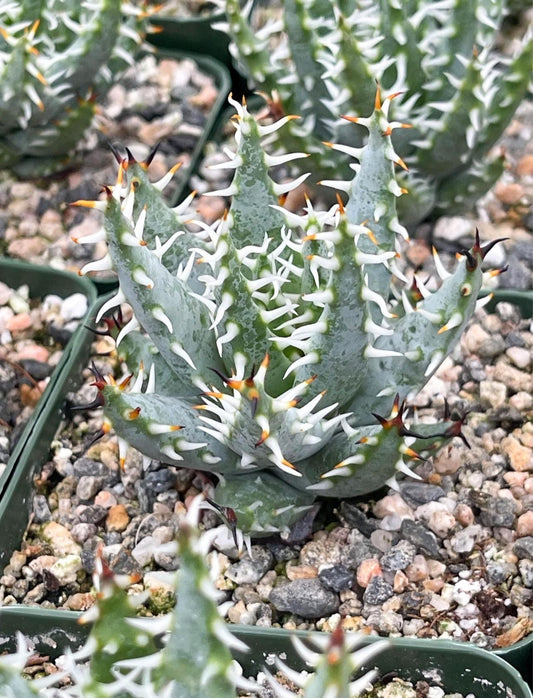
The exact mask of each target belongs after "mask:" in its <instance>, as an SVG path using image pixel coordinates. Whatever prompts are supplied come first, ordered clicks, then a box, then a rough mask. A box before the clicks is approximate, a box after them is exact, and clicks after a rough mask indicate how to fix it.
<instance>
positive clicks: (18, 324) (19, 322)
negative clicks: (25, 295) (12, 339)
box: [6, 313, 32, 332]
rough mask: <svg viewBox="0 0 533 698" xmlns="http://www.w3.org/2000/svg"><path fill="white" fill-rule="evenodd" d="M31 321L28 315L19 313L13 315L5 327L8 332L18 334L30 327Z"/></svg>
mask: <svg viewBox="0 0 533 698" xmlns="http://www.w3.org/2000/svg"><path fill="white" fill-rule="evenodd" d="M31 325H32V320H31V317H30V314H29V313H19V314H18V315H13V316H12V317H10V318H9V320H7V322H6V327H7V329H8V330H9V331H10V332H20V331H21V330H27V329H28V327H31Z"/></svg>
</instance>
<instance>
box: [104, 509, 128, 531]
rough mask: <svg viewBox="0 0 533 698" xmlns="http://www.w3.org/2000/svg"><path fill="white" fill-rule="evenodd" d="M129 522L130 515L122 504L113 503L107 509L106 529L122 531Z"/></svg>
mask: <svg viewBox="0 0 533 698" xmlns="http://www.w3.org/2000/svg"><path fill="white" fill-rule="evenodd" d="M129 522H130V517H129V514H128V512H127V511H126V507H125V506H124V504H115V506H112V507H111V508H110V509H109V512H108V514H107V518H106V528H107V530H108V531H124V529H125V528H126V526H127V525H128V524H129Z"/></svg>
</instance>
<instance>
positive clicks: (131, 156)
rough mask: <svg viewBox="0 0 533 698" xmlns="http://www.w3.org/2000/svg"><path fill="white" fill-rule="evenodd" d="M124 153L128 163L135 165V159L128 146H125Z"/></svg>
mask: <svg viewBox="0 0 533 698" xmlns="http://www.w3.org/2000/svg"><path fill="white" fill-rule="evenodd" d="M125 150H126V155H127V156H128V165H135V163H136V162H137V160H136V159H135V158H134V157H133V153H132V152H131V150H130V149H129V148H126V149H125Z"/></svg>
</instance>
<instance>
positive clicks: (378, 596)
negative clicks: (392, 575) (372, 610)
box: [363, 575, 394, 606]
mask: <svg viewBox="0 0 533 698" xmlns="http://www.w3.org/2000/svg"><path fill="white" fill-rule="evenodd" d="M393 594H394V591H393V588H392V586H391V585H390V584H389V583H388V582H386V581H385V580H384V579H383V577H380V576H377V575H376V576H374V577H372V578H371V579H370V581H369V582H368V586H367V587H366V589H365V591H364V594H363V601H364V602H365V603H366V604H369V605H371V606H377V605H379V604H382V603H384V602H385V601H386V600H387V599H390V597H391V596H392V595H393Z"/></svg>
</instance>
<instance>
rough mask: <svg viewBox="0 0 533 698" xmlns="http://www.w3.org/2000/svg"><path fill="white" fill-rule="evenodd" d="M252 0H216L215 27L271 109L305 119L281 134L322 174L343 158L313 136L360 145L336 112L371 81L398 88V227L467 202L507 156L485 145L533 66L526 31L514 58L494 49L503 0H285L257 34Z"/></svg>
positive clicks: (359, 105)
mask: <svg viewBox="0 0 533 698" xmlns="http://www.w3.org/2000/svg"><path fill="white" fill-rule="evenodd" d="M252 5H253V3H252V2H251V0H250V2H249V3H248V4H247V9H246V11H243V9H242V7H241V4H240V2H239V0H220V1H219V6H220V7H221V8H224V9H225V10H226V15H227V22H225V23H223V24H217V25H216V26H217V28H220V29H223V30H224V31H226V32H227V33H228V34H229V36H230V38H231V40H232V46H231V50H232V52H233V55H234V57H235V59H236V61H237V63H238V64H239V66H240V67H241V68H242V69H243V71H244V73H245V74H246V75H248V76H249V77H250V78H251V82H252V85H253V87H255V89H257V90H260V91H261V92H263V93H266V95H268V98H269V100H270V104H271V108H272V110H273V111H274V112H275V113H277V114H278V115H279V116H280V115H281V114H299V115H301V116H302V117H303V118H302V120H301V121H298V122H294V123H293V124H291V127H290V128H288V129H285V130H284V131H283V132H282V133H280V134H279V143H280V144H281V145H282V146H283V147H284V149H285V150H286V151H287V152H291V151H293V150H306V152H312V153H313V155H314V156H315V158H316V165H315V171H316V172H317V173H318V172H320V173H321V176H322V177H323V178H327V177H331V176H332V174H331V173H335V174H334V176H338V172H339V170H340V169H342V167H344V171H348V170H347V162H348V159H347V158H345V157H343V156H339V157H336V158H333V157H331V154H330V155H326V156H325V155H324V152H323V149H322V148H321V146H320V141H335V142H336V143H346V142H347V143H350V144H351V145H354V144H355V145H361V143H362V137H363V136H364V133H363V132H362V131H359V132H358V134H357V135H358V137H359V141H360V142H359V143H355V142H354V141H355V138H356V137H355V136H354V134H353V133H352V132H347V131H346V128H345V125H343V122H342V120H341V119H340V118H339V117H340V115H341V114H352V115H356V116H361V115H364V114H368V113H369V111H370V109H371V106H372V101H373V95H374V91H375V83H376V81H378V82H379V83H380V84H381V86H382V88H383V89H384V90H387V92H389V93H395V92H403V93H406V94H405V96H404V97H403V98H402V100H398V101H397V102H396V103H395V106H394V109H393V111H392V118H393V119H395V120H398V121H402V122H403V121H409V123H410V124H411V125H412V126H413V132H411V133H408V134H405V133H402V132H400V131H399V132H397V133H395V134H394V135H393V144H394V147H395V149H396V150H397V152H398V154H399V155H400V156H401V158H403V160H404V161H405V162H406V164H407V165H408V167H409V172H407V173H405V174H404V175H402V178H401V179H402V186H406V187H407V189H408V190H409V193H410V196H409V197H406V198H405V199H404V200H402V201H401V202H400V203H399V209H400V211H401V213H402V215H401V220H402V222H403V224H404V225H406V226H407V227H411V226H413V225H414V224H416V223H417V222H418V221H420V220H422V219H424V218H425V217H427V216H428V215H430V214H432V215H433V216H436V215H441V214H443V213H449V212H452V213H454V214H456V213H457V212H460V211H461V210H468V209H469V208H471V207H472V206H473V204H474V203H475V201H476V200H477V199H479V197H480V196H481V195H482V194H484V193H485V192H486V191H488V189H489V188H490V187H491V186H492V185H493V184H494V182H495V181H496V180H497V179H498V177H499V176H500V174H501V172H502V169H503V167H504V157H503V154H499V155H496V156H494V157H493V156H490V155H489V152H490V150H491V148H492V146H493V145H494V144H495V143H496V142H497V140H498V138H499V137H500V136H501V135H502V133H503V130H504V129H505V127H506V126H507V124H508V123H509V122H510V120H511V118H512V116H513V114H514V112H515V110H516V108H517V106H518V105H519V104H520V102H521V100H522V99H523V97H524V96H525V95H526V93H527V90H528V85H529V83H530V80H531V66H532V64H533V34H532V32H531V31H528V32H527V35H526V36H524V38H523V41H522V44H521V46H520V48H519V50H518V51H517V53H516V55H515V56H514V57H512V58H506V57H503V56H500V55H497V54H496V53H495V52H494V51H493V45H494V42H495V40H496V38H497V33H498V29H499V27H500V25H501V22H502V19H503V17H504V16H505V11H506V10H505V0H470V1H469V2H464V0H438V2H435V0H409V1H408V2H399V1H398V0H386V1H379V2H378V0H362V1H361V2H355V0H337V1H336V2H323V1H322V0H286V1H285V2H283V11H282V13H281V19H279V20H275V21H274V20H272V21H270V22H268V23H267V25H266V26H265V27H263V28H262V29H261V30H260V31H257V30H255V29H254V28H252V26H251V24H250V11H251V7H252ZM252 16H253V15H252ZM273 45H274V46H275V48H273ZM341 152H342V151H341Z"/></svg>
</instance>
